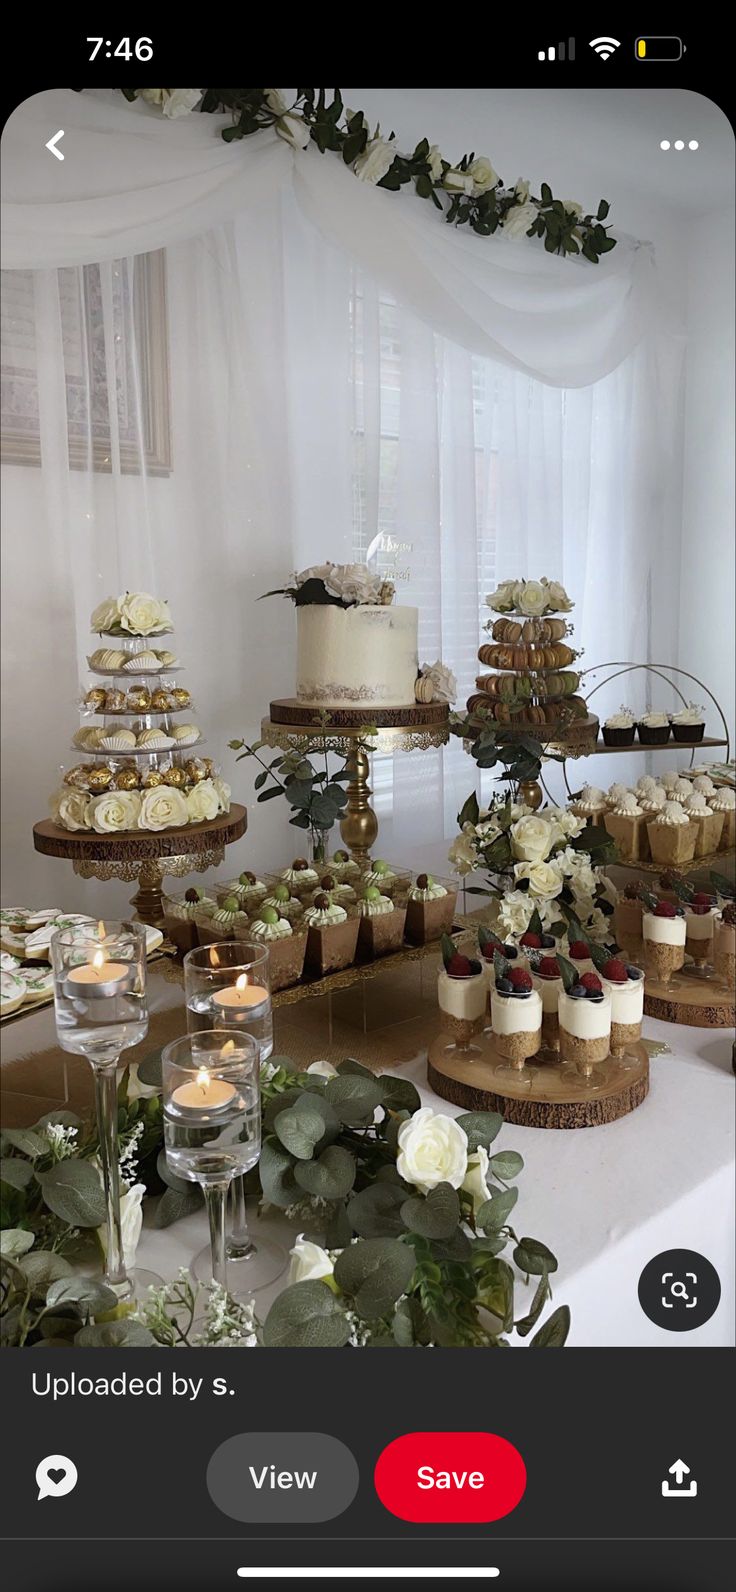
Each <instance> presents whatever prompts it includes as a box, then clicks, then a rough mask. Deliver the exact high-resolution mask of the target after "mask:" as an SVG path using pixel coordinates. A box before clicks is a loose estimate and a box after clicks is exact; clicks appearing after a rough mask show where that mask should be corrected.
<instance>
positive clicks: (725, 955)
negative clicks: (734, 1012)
mask: <svg viewBox="0 0 736 1592" xmlns="http://www.w3.org/2000/svg"><path fill="white" fill-rule="evenodd" d="M713 966H714V968H715V971H716V978H717V979H718V980H719V981H720V983H722V984H725V986H726V989H730V990H731V991H736V906H734V904H733V902H732V901H729V903H728V905H727V906H725V907H724V908H723V911H722V913H721V915H720V917H719V918H717V919H716V925H715V933H714V935H713Z"/></svg>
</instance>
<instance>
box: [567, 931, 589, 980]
mask: <svg viewBox="0 0 736 1592" xmlns="http://www.w3.org/2000/svg"><path fill="white" fill-rule="evenodd" d="M567 956H568V960H569V961H570V962H572V965H573V967H574V968H575V971H576V973H577V975H578V977H580V976H581V975H582V974H583V973H594V972H595V962H594V961H593V958H592V956H591V954H590V946H589V945H588V944H587V942H586V941H585V940H570V942H569V948H568V952H567Z"/></svg>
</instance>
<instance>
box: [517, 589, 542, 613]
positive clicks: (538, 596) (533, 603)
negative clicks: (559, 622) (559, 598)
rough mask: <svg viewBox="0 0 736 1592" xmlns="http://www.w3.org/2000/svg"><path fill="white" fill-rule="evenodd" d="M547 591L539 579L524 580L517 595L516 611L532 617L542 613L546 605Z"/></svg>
mask: <svg viewBox="0 0 736 1592" xmlns="http://www.w3.org/2000/svg"><path fill="white" fill-rule="evenodd" d="M547 600H548V599H547V592H546V589H545V587H544V586H543V585H542V582H541V580H525V581H524V584H523V586H522V588H521V591H520V592H519V595H518V602H517V606H518V611H519V613H520V614H529V615H530V616H531V617H532V618H534V617H536V616H537V615H538V614H543V613H544V611H545V609H546V607H547Z"/></svg>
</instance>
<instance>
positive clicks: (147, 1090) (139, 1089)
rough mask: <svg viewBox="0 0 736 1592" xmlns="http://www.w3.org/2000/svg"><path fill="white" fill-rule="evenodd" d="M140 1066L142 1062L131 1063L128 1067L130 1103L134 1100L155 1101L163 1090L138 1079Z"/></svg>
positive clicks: (128, 1096) (128, 1095)
mask: <svg viewBox="0 0 736 1592" xmlns="http://www.w3.org/2000/svg"><path fill="white" fill-rule="evenodd" d="M139 1066H140V1062H138V1061H131V1063H130V1065H129V1067H128V1089H127V1098H128V1100H129V1101H130V1102H132V1101H133V1100H153V1099H154V1097H155V1096H156V1095H159V1094H160V1093H161V1090H160V1089H158V1088H157V1087H156V1085H155V1084H153V1083H141V1081H140V1079H139V1077H138V1068H139Z"/></svg>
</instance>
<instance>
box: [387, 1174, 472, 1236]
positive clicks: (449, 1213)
mask: <svg viewBox="0 0 736 1592" xmlns="http://www.w3.org/2000/svg"><path fill="white" fill-rule="evenodd" d="M401 1215H402V1217H403V1220H404V1222H405V1223H406V1226H407V1227H408V1229H409V1231H410V1232H411V1233H418V1234H419V1237H420V1238H450V1237H451V1236H452V1234H453V1233H454V1232H455V1230H456V1228H457V1225H458V1222H459V1220H460V1200H459V1198H458V1195H457V1193H456V1191H455V1189H454V1188H453V1187H452V1184H451V1183H438V1184H437V1187H436V1188H433V1189H431V1190H430V1192H429V1194H427V1195H426V1197H425V1198H422V1197H421V1196H419V1195H417V1196H415V1197H414V1198H412V1199H408V1200H406V1201H405V1202H404V1204H403V1205H402V1207H401Z"/></svg>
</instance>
